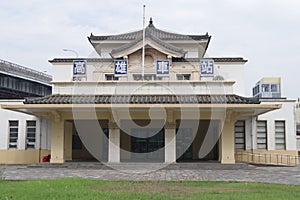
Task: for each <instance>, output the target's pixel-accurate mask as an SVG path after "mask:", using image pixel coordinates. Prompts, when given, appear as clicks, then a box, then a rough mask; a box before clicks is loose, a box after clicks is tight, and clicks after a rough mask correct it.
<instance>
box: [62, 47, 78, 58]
mask: <svg viewBox="0 0 300 200" xmlns="http://www.w3.org/2000/svg"><path fill="white" fill-rule="evenodd" d="M63 51H71V52H73V53H75V55H76V58H78V53H77V52H76V51H74V50H72V49H63Z"/></svg>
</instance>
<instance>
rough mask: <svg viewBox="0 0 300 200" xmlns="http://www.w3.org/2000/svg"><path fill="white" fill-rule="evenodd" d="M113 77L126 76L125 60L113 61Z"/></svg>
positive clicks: (126, 63)
mask: <svg viewBox="0 0 300 200" xmlns="http://www.w3.org/2000/svg"><path fill="white" fill-rule="evenodd" d="M114 69H115V76H126V75H127V70H128V61H127V60H115V61H114Z"/></svg>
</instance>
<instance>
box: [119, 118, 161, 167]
mask: <svg viewBox="0 0 300 200" xmlns="http://www.w3.org/2000/svg"><path fill="white" fill-rule="evenodd" d="M134 123H135V125H133V124H130V123H128V122H127V121H126V120H124V121H122V124H123V126H124V127H126V128H122V130H121V162H164V159H165V154H164V153H165V152H164V145H165V134H164V128H162V127H163V125H164V121H157V122H156V121H155V120H152V123H153V124H154V125H153V124H152V125H151V126H148V125H149V123H150V120H135V121H134Z"/></svg>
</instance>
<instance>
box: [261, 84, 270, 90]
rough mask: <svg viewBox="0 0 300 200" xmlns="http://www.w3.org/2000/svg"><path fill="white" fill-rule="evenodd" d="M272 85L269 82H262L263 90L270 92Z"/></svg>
mask: <svg viewBox="0 0 300 200" xmlns="http://www.w3.org/2000/svg"><path fill="white" fill-rule="evenodd" d="M269 86H270V85H269V84H262V85H261V89H262V91H263V92H270V87H269Z"/></svg>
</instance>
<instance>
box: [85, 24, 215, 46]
mask: <svg viewBox="0 0 300 200" xmlns="http://www.w3.org/2000/svg"><path fill="white" fill-rule="evenodd" d="M145 32H146V33H148V34H151V35H152V36H154V37H156V38H158V39H160V40H197V41H199V40H209V39H210V37H211V36H209V35H208V33H206V34H205V35H184V34H178V33H172V32H167V31H163V30H160V29H157V28H156V27H155V26H154V25H153V21H152V19H150V22H149V25H148V26H147V27H146V29H145ZM142 35H143V30H139V31H134V32H130V33H124V34H118V35H100V36H95V35H93V34H91V35H90V37H88V39H89V40H90V41H105V40H108V41H110V40H113V41H114V40H136V39H138V38H141V37H142Z"/></svg>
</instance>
